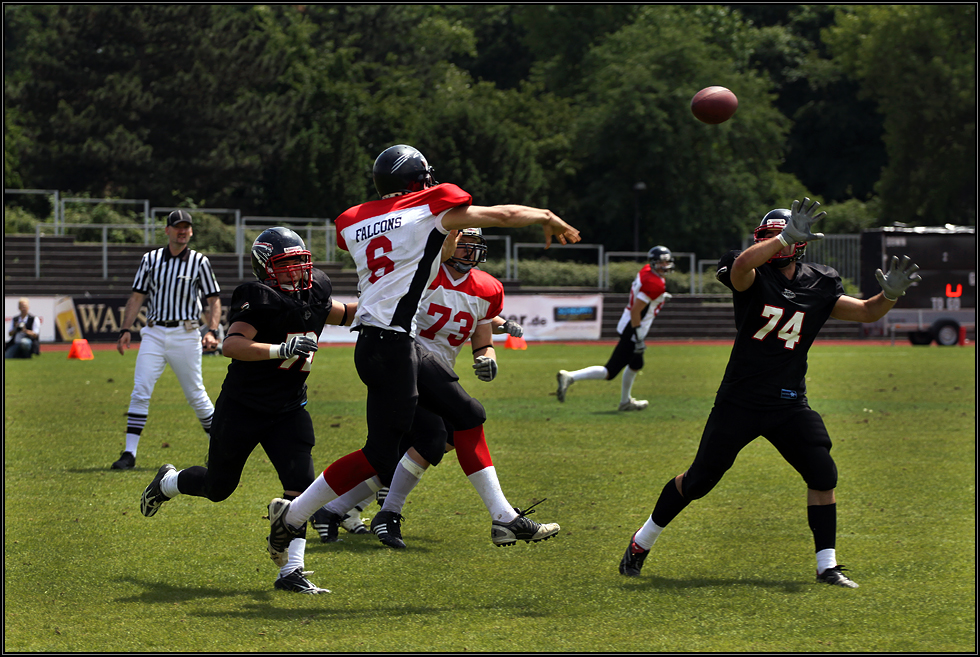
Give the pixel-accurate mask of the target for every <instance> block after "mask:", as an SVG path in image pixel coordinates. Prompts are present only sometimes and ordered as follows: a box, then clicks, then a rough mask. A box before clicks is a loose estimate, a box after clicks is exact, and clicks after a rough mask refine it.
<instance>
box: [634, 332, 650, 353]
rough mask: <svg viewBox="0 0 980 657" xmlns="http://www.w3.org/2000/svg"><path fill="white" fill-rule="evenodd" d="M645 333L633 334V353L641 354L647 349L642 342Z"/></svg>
mask: <svg viewBox="0 0 980 657" xmlns="http://www.w3.org/2000/svg"><path fill="white" fill-rule="evenodd" d="M646 337H647V336H646V335H640V334H639V333H634V334H633V353H634V354H642V353H643V352H644V351H646V349H647V344H646V342H644V340H646Z"/></svg>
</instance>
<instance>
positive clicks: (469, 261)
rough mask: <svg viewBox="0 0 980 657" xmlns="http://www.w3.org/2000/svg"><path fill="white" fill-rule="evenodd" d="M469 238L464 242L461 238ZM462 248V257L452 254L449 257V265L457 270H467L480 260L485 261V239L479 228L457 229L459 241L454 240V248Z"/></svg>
mask: <svg viewBox="0 0 980 657" xmlns="http://www.w3.org/2000/svg"><path fill="white" fill-rule="evenodd" d="M464 237H467V238H469V239H468V240H467V241H466V242H464V241H463V238H464ZM460 249H463V250H464V251H465V252H466V255H464V256H463V257H462V258H459V257H457V256H456V255H455V252H454V255H453V257H452V258H450V259H449V261H448V264H449V266H450V267H452V268H453V269H455V270H456V271H458V272H463V273H465V272H468V271H469V270H471V269H473V268H474V267H476V266H477V265H478V264H480V263H481V262H486V261H487V240H486V238H485V237H483V231H482V230H480V229H479V228H464V229H463V230H461V231H459V241H457V242H456V250H457V251H459V250H460Z"/></svg>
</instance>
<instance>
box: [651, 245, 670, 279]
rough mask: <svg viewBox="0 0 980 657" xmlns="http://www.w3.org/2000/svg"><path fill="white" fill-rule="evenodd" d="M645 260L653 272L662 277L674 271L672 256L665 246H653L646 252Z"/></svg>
mask: <svg viewBox="0 0 980 657" xmlns="http://www.w3.org/2000/svg"><path fill="white" fill-rule="evenodd" d="M647 260H649V261H650V266H651V267H652V268H653V270H654V271H655V272H657V273H658V274H660V275H661V276H663V275H664V274H666V273H667V272H669V271H673V270H674V254H672V253H671V252H670V249H668V248H667V247H666V246H655V247H653V248H652V249H650V250H649V251H647Z"/></svg>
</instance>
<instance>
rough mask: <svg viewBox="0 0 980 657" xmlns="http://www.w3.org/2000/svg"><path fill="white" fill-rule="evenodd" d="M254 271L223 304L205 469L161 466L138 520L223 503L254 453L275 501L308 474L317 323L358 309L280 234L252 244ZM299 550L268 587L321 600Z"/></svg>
mask: <svg viewBox="0 0 980 657" xmlns="http://www.w3.org/2000/svg"><path fill="white" fill-rule="evenodd" d="M252 272H253V273H254V274H255V277H256V278H257V279H258V280H256V281H250V282H248V283H243V284H242V285H239V286H238V287H237V288H236V289H235V292H234V293H233V295H232V299H231V308H230V313H229V317H228V321H229V322H230V326H229V327H228V335H227V336H226V337H225V340H224V344H223V349H222V353H223V354H224V355H225V356H227V357H228V358H231V359H232V360H231V363H230V364H229V365H228V373H227V375H226V376H225V380H224V384H223V385H222V386H221V394H220V395H219V396H218V400H217V401H216V402H215V405H214V420H213V422H212V424H211V442H210V446H209V449H208V458H207V461H206V465H205V466H193V467H190V468H186V469H184V470H179V471H178V470H177V469H176V468H174V466H173V465H171V464H169V463H167V464H166V465H163V466H161V467H160V469H159V471H158V472H157V474H156V477H154V478H153V481H152V482H150V485H149V486H147V487H146V490H144V491H143V496H142V499H141V501H140V510H141V511H142V513H143V515H144V516H146V517H151V516H153V515H154V514H156V512H157V511H158V510H159V509H160V506H161V505H162V504H163V503H164V502H166V501H168V500H170V499H173V498H174V497H175V496H177V495H179V494H184V495H193V496H196V497H206V498H207V499H209V500H211V501H212V502H221V501H222V500H225V499H227V498H228V497H229V496H230V495H231V494H232V493H233V492H234V491H235V488H236V487H237V486H238V482H239V480H240V479H241V474H242V469H243V468H244V467H245V462H246V461H247V460H248V457H249V455H250V454H251V453H252V451H253V450H254V449H255V448H256V447H257V446H258V445H261V446H262V449H263V450H265V453H266V455H267V456H268V457H269V461H271V462H272V465H273V467H274V468H275V469H276V473H277V474H278V475H279V480H280V482H282V487H283V497H285V498H287V499H292V498H294V497H296V496H297V495H299V494H300V493H301V492H303V490H305V489H306V487H307V486H309V484H310V482H312V481H313V478H314V477H315V476H316V475H315V471H314V469H313V457H312V456H311V451H312V449H313V444H314V436H313V422H312V420H311V419H310V414H309V413H308V412H307V410H306V401H307V399H306V379H307V377H308V376H309V374H310V370H311V369H312V367H313V357H314V355H315V353H316V351H317V337H318V336H319V335H320V333H321V332H322V331H323V326H324V324H336V325H341V326H347V325H349V324H350V323H351V321H352V320H353V318H354V313H355V312H356V304H342V303H339V302H338V301H334V300H333V299H332V297H331V294H332V291H333V285H332V284H331V282H330V278H329V277H328V276H327V275H326V274H325V273H323V272H322V271H320V270H319V269H314V268H313V265H312V260H311V256H310V251H309V250H308V249H307V248H306V245H305V244H304V242H303V239H302V238H301V237H300V236H299V235H297V234H296V233H295V232H293V231H292V230H290V229H288V228H281V227H277V228H269V229H268V230H265V231H263V232H262V233H261V234H260V235H259V236H258V237H257V238H256V239H255V242H254V244H252ZM304 528H305V527H304ZM305 550H306V540H305V539H304V538H303V537H302V535H300V536H297V537H295V538H294V539H293V540H292V541H291V542H290V543H289V546H288V555H287V556H286V558H285V559H283V561H282V563H280V564H279V565H280V571H279V577H278V579H276V581H275V588H276V589H280V590H284V591H293V592H297V593H310V594H317V593H324V592H326V593H329V591H328V590H327V589H321V588H319V587H317V586H315V585H314V584H313V583H311V582H310V581H309V580H308V579H307V578H306V574H305V573H304V570H303V568H304V554H305Z"/></svg>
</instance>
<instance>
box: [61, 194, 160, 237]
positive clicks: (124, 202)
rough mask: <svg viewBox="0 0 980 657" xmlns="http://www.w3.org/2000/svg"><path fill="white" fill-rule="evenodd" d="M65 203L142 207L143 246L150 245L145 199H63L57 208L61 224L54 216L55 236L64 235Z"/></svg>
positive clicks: (147, 207)
mask: <svg viewBox="0 0 980 657" xmlns="http://www.w3.org/2000/svg"><path fill="white" fill-rule="evenodd" d="M66 203H95V204H96V205H101V204H103V203H108V204H114V205H142V206H143V225H144V226H145V227H146V230H145V231H144V233H143V243H144V244H150V243H151V242H150V241H149V229H150V227H151V226H150V201H149V200H147V199H145V198H140V199H135V198H82V197H77V196H74V197H68V198H63V199H61V201H60V202H59V204H58V205H59V207H60V210H59V212H60V213H61V223H60V224H59V222H58V215H57V214H56V215H55V221H54V234H55V235H64V234H65V228H66V227H67V224H65V204H66ZM89 225H90V226H94V225H95V224H89Z"/></svg>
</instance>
